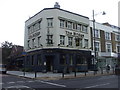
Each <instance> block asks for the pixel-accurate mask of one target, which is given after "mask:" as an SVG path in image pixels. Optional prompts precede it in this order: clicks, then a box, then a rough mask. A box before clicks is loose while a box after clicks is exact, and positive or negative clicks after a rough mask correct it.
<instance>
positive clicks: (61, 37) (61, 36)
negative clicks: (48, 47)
mask: <svg viewBox="0 0 120 90" xmlns="http://www.w3.org/2000/svg"><path fill="white" fill-rule="evenodd" d="M60 45H63V46H64V45H65V36H64V35H60Z"/></svg>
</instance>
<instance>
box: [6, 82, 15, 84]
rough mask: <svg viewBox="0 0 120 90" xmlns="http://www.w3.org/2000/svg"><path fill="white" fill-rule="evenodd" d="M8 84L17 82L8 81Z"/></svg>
mask: <svg viewBox="0 0 120 90" xmlns="http://www.w3.org/2000/svg"><path fill="white" fill-rule="evenodd" d="M7 83H8V84H13V83H15V82H7Z"/></svg>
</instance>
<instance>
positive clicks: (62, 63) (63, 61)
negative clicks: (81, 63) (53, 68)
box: [60, 54, 66, 65]
mask: <svg viewBox="0 0 120 90" xmlns="http://www.w3.org/2000/svg"><path fill="white" fill-rule="evenodd" d="M60 64H61V65H65V64H66V56H65V55H64V54H61V55H60Z"/></svg>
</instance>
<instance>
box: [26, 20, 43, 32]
mask: <svg viewBox="0 0 120 90" xmlns="http://www.w3.org/2000/svg"><path fill="white" fill-rule="evenodd" d="M40 24H41V20H40V21H36V22H34V24H32V25H30V26H29V27H28V34H31V33H34V32H35V31H37V30H39V29H40Z"/></svg>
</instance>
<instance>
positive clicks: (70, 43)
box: [68, 37, 73, 46]
mask: <svg viewBox="0 0 120 90" xmlns="http://www.w3.org/2000/svg"><path fill="white" fill-rule="evenodd" d="M72 42H73V38H72V37H68V45H69V46H72Z"/></svg>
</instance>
